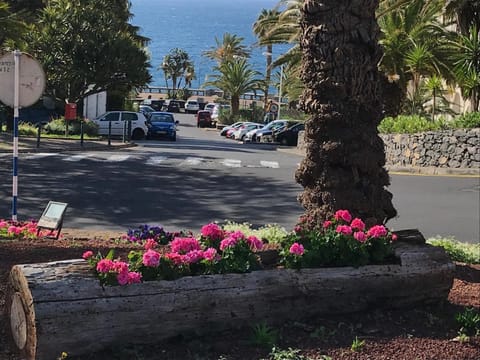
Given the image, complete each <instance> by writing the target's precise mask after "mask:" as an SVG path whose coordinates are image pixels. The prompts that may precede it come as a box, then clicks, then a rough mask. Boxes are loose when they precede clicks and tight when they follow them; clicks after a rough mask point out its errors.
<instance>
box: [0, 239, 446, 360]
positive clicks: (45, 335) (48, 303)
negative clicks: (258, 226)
mask: <svg viewBox="0 0 480 360" xmlns="http://www.w3.org/2000/svg"><path fill="white" fill-rule="evenodd" d="M395 252H396V256H397V257H398V258H399V259H400V264H392V265H369V266H362V267H359V268H352V267H342V268H317V269H302V270H291V269H273V270H262V271H256V272H252V273H248V274H226V275H209V276H195V277H184V278H181V279H178V280H175V281H151V282H145V283H141V284H133V285H128V286H122V287H121V286H113V287H110V286H109V287H102V286H100V284H99V282H98V280H97V279H96V278H95V277H94V276H93V274H92V272H91V270H90V269H89V267H88V265H87V263H86V262H85V261H83V260H69V261H57V262H51V263H42V264H29V265H16V266H14V267H13V268H12V270H11V273H10V291H9V294H10V295H9V297H8V299H7V309H8V311H9V314H10V322H11V329H12V335H13V339H14V341H15V343H16V345H17V347H18V349H19V350H20V351H21V352H22V353H23V355H24V356H25V358H27V359H47V360H51V359H54V358H56V357H58V356H59V355H60V354H61V352H62V351H65V352H67V353H68V354H71V355H81V354H85V353H88V352H93V351H97V350H100V349H103V348H106V347H108V346H112V345H115V344H128V343H129V344H145V343H152V342H157V341H159V340H162V339H166V338H169V337H172V336H175V335H178V334H181V333H184V332H190V331H195V332H197V333H205V332H212V331H219V330H222V329H225V328H237V327H240V326H245V325H252V324H254V323H257V322H259V321H266V322H267V323H269V324H276V323H281V322H284V321H286V320H290V319H304V318H309V317H312V316H317V315H322V314H323V315H325V314H328V315H331V314H335V313H346V312H355V311H363V310H367V309H369V308H371V307H374V308H379V307H380V308H385V307H388V308H396V307H404V306H413V305H416V304H420V303H425V302H439V301H444V300H446V298H447V296H448V293H449V290H450V288H451V286H452V283H453V272H454V264H453V263H452V262H451V261H450V260H449V259H448V256H447V255H446V254H445V252H444V251H443V249H441V248H438V247H432V246H430V245H418V244H409V243H401V242H399V243H398V244H397V246H396V249H395Z"/></svg>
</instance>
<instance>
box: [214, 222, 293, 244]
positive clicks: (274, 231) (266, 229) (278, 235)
mask: <svg viewBox="0 0 480 360" xmlns="http://www.w3.org/2000/svg"><path fill="white" fill-rule="evenodd" d="M222 228H223V229H224V230H227V231H236V230H240V231H241V232H243V233H244V234H245V235H246V236H251V235H254V236H256V237H258V238H259V239H262V240H264V241H267V242H269V243H270V244H279V243H280V242H281V241H282V240H283V239H284V238H285V236H286V235H287V234H288V232H287V231H286V230H285V229H284V228H283V227H280V226H279V225H276V224H267V225H264V226H262V227H260V228H258V229H252V225H251V224H249V223H247V222H244V223H236V222H233V221H227V222H226V223H225V224H224V225H223V226H222Z"/></svg>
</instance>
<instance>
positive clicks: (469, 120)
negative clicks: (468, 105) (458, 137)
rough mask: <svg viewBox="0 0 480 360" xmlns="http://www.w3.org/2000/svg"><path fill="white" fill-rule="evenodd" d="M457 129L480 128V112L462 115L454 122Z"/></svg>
mask: <svg viewBox="0 0 480 360" xmlns="http://www.w3.org/2000/svg"><path fill="white" fill-rule="evenodd" d="M453 126H454V127H455V128H463V129H471V128H478V127H480V112H471V113H467V114H464V115H460V116H459V117H457V118H455V119H454V121H453Z"/></svg>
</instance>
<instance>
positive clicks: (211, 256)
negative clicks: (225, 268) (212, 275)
mask: <svg viewBox="0 0 480 360" xmlns="http://www.w3.org/2000/svg"><path fill="white" fill-rule="evenodd" d="M216 257H217V250H216V249H215V248H208V249H207V250H205V251H204V252H203V258H204V259H205V260H208V261H213V260H215V258H216Z"/></svg>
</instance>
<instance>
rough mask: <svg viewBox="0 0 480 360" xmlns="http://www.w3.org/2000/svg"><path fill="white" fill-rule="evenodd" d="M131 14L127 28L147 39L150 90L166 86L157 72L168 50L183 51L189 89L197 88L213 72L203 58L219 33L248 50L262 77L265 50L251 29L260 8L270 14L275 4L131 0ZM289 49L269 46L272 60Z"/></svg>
mask: <svg viewBox="0 0 480 360" xmlns="http://www.w3.org/2000/svg"><path fill="white" fill-rule="evenodd" d="M131 4H132V7H131V12H132V14H133V17H132V19H131V20H130V23H131V24H132V25H135V26H138V27H139V28H140V34H141V35H143V36H145V37H148V38H150V43H149V45H148V51H149V53H150V57H151V59H150V63H151V66H152V67H151V69H150V74H151V75H152V81H151V83H150V85H153V86H165V78H164V75H163V72H162V71H161V69H160V70H159V69H158V67H159V66H160V64H161V63H162V60H163V58H164V56H165V55H167V54H168V53H169V52H170V50H171V49H173V48H180V49H182V50H184V51H186V52H187V53H188V55H189V57H190V59H191V60H192V61H193V63H194V66H195V73H196V77H197V78H196V80H194V81H193V82H192V87H200V86H201V84H203V83H204V82H205V81H207V80H208V79H209V75H211V74H213V73H214V70H213V68H214V66H215V65H216V64H215V62H214V61H212V60H210V59H207V58H206V57H204V56H202V53H203V52H204V51H206V50H210V49H212V48H215V47H216V42H215V38H217V39H218V40H219V42H220V43H222V39H223V34H224V33H227V32H228V33H231V34H235V35H237V36H240V37H243V38H244V41H243V44H244V45H246V46H247V47H248V48H249V50H251V57H250V59H249V60H248V61H249V63H250V64H251V65H252V67H253V68H254V69H255V70H257V71H259V72H260V73H261V74H264V73H265V67H266V58H265V55H264V53H265V51H266V49H265V47H258V46H255V43H256V41H257V39H256V37H255V35H254V33H253V30H252V27H253V23H254V22H255V21H256V20H257V18H258V16H259V14H260V12H261V11H262V9H273V8H274V7H275V6H276V5H277V4H278V0H131ZM289 48H290V46H289V45H274V46H273V58H274V59H276V58H277V57H278V56H279V55H280V54H282V53H285V52H286V51H287V50H288V49H289Z"/></svg>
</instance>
